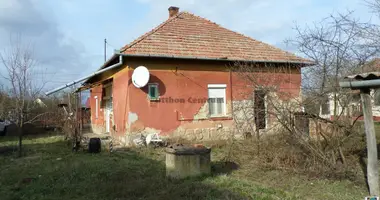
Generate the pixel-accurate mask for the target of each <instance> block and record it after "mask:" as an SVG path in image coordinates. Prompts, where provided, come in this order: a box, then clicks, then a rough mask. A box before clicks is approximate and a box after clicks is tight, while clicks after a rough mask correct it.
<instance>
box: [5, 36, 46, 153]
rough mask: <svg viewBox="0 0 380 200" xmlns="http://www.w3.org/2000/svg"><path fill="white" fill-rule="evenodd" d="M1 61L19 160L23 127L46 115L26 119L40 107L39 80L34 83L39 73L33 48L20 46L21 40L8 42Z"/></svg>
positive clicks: (19, 38)
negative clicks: (5, 73) (15, 132)
mask: <svg viewBox="0 0 380 200" xmlns="http://www.w3.org/2000/svg"><path fill="white" fill-rule="evenodd" d="M0 59H1V61H2V64H3V65H4V67H5V69H6V72H7V75H6V76H4V78H5V79H6V80H7V81H8V84H9V91H8V94H9V97H10V98H11V99H12V101H11V105H10V108H9V110H10V116H8V117H10V118H11V119H12V121H14V122H15V123H16V124H17V125H18V127H19V134H18V135H19V156H21V155H22V136H23V126H24V125H25V124H27V123H31V122H33V121H34V120H36V119H37V118H38V117H40V116H41V115H43V114H45V113H39V114H37V115H35V116H28V114H29V112H30V111H31V110H33V109H35V108H36V107H39V106H41V101H40V100H39V96H40V94H41V90H42V89H43V87H44V85H45V84H44V83H43V82H42V81H41V80H35V77H36V75H41V74H42V73H40V72H38V68H37V61H36V60H35V57H34V55H33V49H32V45H30V44H26V43H23V42H22V40H21V37H17V38H16V39H13V38H12V37H11V39H10V47H9V48H7V49H4V50H3V52H1V53H0Z"/></svg>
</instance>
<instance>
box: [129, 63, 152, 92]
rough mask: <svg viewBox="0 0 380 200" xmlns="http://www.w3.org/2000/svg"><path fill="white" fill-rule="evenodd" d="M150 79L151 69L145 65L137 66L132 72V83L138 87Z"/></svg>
mask: <svg viewBox="0 0 380 200" xmlns="http://www.w3.org/2000/svg"><path fill="white" fill-rule="evenodd" d="M148 81H149V71H148V69H147V68H146V67H144V66H139V67H137V68H136V69H135V70H134V71H133V74H132V83H133V85H134V86H135V87H137V88H142V87H144V86H145V85H146V84H148Z"/></svg>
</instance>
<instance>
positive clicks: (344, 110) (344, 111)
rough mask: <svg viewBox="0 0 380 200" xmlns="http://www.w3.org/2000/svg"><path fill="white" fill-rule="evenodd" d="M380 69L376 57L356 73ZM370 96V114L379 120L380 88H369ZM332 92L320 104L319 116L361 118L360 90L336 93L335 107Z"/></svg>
mask: <svg viewBox="0 0 380 200" xmlns="http://www.w3.org/2000/svg"><path fill="white" fill-rule="evenodd" d="M378 71H380V59H379V58H376V59H373V60H371V61H370V62H368V63H366V64H365V65H363V66H362V67H360V68H359V69H358V70H356V72H357V73H369V72H378ZM370 94H371V96H372V114H373V119H374V121H377V122H380V89H374V90H371V93H370ZM334 96H335V95H334V93H329V94H328V95H327V97H328V98H326V101H324V103H323V104H322V105H321V106H320V113H319V115H320V117H322V118H325V119H334V118H336V116H340V117H349V118H352V120H355V119H357V118H358V120H363V116H362V114H363V112H362V105H361V99H360V91H359V90H354V91H350V92H349V93H348V94H347V93H338V94H337V95H336V99H337V101H336V107H335V104H334V99H335V97H334Z"/></svg>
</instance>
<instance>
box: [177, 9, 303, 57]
mask: <svg viewBox="0 0 380 200" xmlns="http://www.w3.org/2000/svg"><path fill="white" fill-rule="evenodd" d="M182 13H187V14H190V15H192V16H194V17H197V18H200V19H202V20H206V21H208V22H210V23H213V24H215V25H217V26H218V27H220V28H222V29H225V30H227V31H230V32H232V33H234V34H237V35H240V36H243V37H245V38H247V39H249V40H252V41H254V42H258V43H261V44H263V45H265V46H268V47H270V48H272V49H276V50H279V51H281V52H284V53H287V54H291V55H293V56H295V57H298V58H301V59H302V60H305V61H310V60H308V59H305V58H302V57H300V56H297V55H296V54H295V53H292V52H289V51H286V50H283V49H280V48H278V47H276V46H274V45H271V44H267V43H265V42H263V41H261V40H257V39H254V38H252V37H249V36H246V35H244V34H242V33H239V32H237V31H234V30H231V29H228V28H226V27H223V26H222V25H220V24H218V23H216V22H213V21H211V20H209V19H207V18H204V17H201V16H198V15H195V14H193V13H190V12H187V11H184V12H182Z"/></svg>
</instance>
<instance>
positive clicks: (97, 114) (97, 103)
mask: <svg viewBox="0 0 380 200" xmlns="http://www.w3.org/2000/svg"><path fill="white" fill-rule="evenodd" d="M94 98H95V119H98V118H99V99H98V96H95V97H94Z"/></svg>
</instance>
